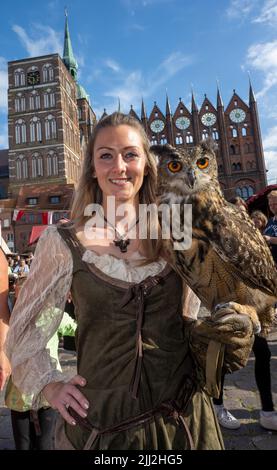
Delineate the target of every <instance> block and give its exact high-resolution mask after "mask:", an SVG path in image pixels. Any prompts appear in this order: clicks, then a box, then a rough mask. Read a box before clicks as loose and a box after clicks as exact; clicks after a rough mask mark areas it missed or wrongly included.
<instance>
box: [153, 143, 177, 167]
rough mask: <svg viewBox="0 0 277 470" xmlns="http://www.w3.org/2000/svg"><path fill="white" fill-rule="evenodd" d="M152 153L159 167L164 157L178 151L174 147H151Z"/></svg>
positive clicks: (166, 145)
mask: <svg viewBox="0 0 277 470" xmlns="http://www.w3.org/2000/svg"><path fill="white" fill-rule="evenodd" d="M150 152H151V153H152V154H153V155H154V156H155V157H156V160H157V165H158V164H159V163H160V162H161V161H162V159H163V158H164V157H168V155H171V154H172V153H174V152H175V153H176V149H175V148H174V147H172V145H169V144H165V145H160V144H157V145H151V147H150Z"/></svg>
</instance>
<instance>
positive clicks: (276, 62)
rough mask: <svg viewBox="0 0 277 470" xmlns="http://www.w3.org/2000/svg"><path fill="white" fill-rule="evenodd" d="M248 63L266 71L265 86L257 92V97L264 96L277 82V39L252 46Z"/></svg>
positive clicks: (248, 54)
mask: <svg viewBox="0 0 277 470" xmlns="http://www.w3.org/2000/svg"><path fill="white" fill-rule="evenodd" d="M247 63H248V65H249V66H250V67H251V68H254V69H256V70H259V71H261V72H263V73H264V83H263V88H262V90H260V91H259V93H257V97H262V96H264V95H265V94H266V93H268V91H269V90H270V89H271V88H272V87H274V86H275V85H276V84H277V40H276V41H272V42H266V43H260V44H253V45H252V46H250V47H249V49H248V52H247Z"/></svg>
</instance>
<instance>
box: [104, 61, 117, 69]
mask: <svg viewBox="0 0 277 470" xmlns="http://www.w3.org/2000/svg"><path fill="white" fill-rule="evenodd" d="M104 64H105V65H106V67H108V68H109V69H111V70H112V71H113V72H119V71H120V65H118V63H117V62H116V61H115V60H113V59H106V60H105V61H104Z"/></svg>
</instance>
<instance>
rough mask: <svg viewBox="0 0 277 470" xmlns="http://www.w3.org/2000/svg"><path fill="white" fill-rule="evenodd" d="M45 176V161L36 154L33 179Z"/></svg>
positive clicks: (33, 158)
mask: <svg viewBox="0 0 277 470" xmlns="http://www.w3.org/2000/svg"><path fill="white" fill-rule="evenodd" d="M37 176H43V160H42V156H41V155H40V154H39V153H37V152H36V153H34V154H33V156H32V177H33V178H36V177H37Z"/></svg>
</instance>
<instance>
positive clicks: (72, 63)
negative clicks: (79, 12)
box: [63, 11, 78, 80]
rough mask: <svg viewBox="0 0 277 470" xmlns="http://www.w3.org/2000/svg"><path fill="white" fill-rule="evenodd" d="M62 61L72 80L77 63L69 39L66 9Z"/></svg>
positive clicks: (75, 77) (74, 76) (75, 76)
mask: <svg viewBox="0 0 277 470" xmlns="http://www.w3.org/2000/svg"><path fill="white" fill-rule="evenodd" d="M63 62H64V64H65V66H66V68H67V69H68V70H69V72H70V73H71V75H72V77H73V78H74V80H76V79H77V70H78V64H77V62H76V59H75V57H74V54H73V50H72V45H71V39H70V35H69V29H68V20H67V11H65V30H64V48H63Z"/></svg>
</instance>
